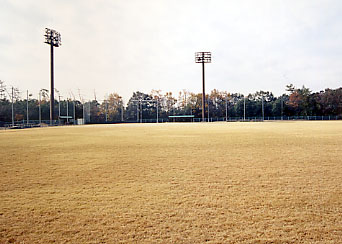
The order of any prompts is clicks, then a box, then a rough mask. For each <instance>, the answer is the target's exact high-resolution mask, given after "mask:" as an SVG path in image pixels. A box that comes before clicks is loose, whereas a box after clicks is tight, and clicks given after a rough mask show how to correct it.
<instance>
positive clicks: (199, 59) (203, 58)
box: [195, 52, 211, 122]
mask: <svg viewBox="0 0 342 244" xmlns="http://www.w3.org/2000/svg"><path fill="white" fill-rule="evenodd" d="M195 62H196V63H202V121H203V122H204V120H205V119H204V118H205V72H204V63H211V52H196V53H195Z"/></svg>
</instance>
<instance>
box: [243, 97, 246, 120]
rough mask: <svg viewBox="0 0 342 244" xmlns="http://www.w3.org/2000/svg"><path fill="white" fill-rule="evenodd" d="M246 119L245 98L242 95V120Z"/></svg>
mask: <svg viewBox="0 0 342 244" xmlns="http://www.w3.org/2000/svg"><path fill="white" fill-rule="evenodd" d="M245 120H246V98H245V96H243V121H245Z"/></svg>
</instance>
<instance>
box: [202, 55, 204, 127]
mask: <svg viewBox="0 0 342 244" xmlns="http://www.w3.org/2000/svg"><path fill="white" fill-rule="evenodd" d="M204 116H205V72H204V62H202V121H204Z"/></svg>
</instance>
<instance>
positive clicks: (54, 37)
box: [44, 28, 61, 125]
mask: <svg viewBox="0 0 342 244" xmlns="http://www.w3.org/2000/svg"><path fill="white" fill-rule="evenodd" d="M44 36H45V43H46V44H49V45H50V54H51V55H50V56H51V90H50V92H51V94H50V125H52V124H53V120H54V102H55V97H54V95H55V94H54V92H55V88H54V70H53V68H54V67H53V47H59V46H60V45H61V34H60V33H59V32H57V31H55V30H52V29H49V28H45V35H44Z"/></svg>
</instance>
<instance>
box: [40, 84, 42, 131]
mask: <svg viewBox="0 0 342 244" xmlns="http://www.w3.org/2000/svg"><path fill="white" fill-rule="evenodd" d="M41 92H42V91H41V90H40V91H39V126H41V124H42V110H41V108H40V103H41V99H42V98H41Z"/></svg>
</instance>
